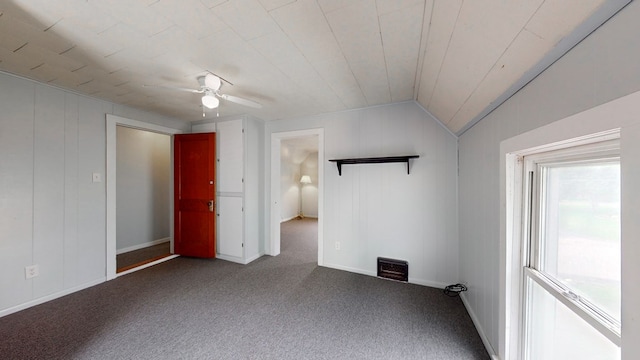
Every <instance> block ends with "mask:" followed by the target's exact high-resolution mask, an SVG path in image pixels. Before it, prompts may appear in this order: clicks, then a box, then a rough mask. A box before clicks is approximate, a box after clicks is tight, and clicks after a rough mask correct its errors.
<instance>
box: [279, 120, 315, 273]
mask: <svg viewBox="0 0 640 360" xmlns="http://www.w3.org/2000/svg"><path fill="white" fill-rule="evenodd" d="M283 151H284V152H289V155H290V156H289V158H291V159H292V158H294V157H295V158H296V159H295V160H296V161H293V160H292V161H288V160H283V156H282V153H283ZM294 153H295V154H294ZM310 156H311V158H309V157H310ZM285 157H286V156H285ZM307 158H309V161H307V162H306V165H308V166H305V165H301V164H303V163H304V162H305V160H306V159H307ZM296 162H297V163H298V164H297V165H296V164H295V163H296ZM323 165H324V129H309V130H301V131H289V132H281V133H273V134H271V205H270V210H271V211H270V212H271V217H270V228H271V231H270V244H269V247H268V249H267V250H268V254H270V255H272V256H275V255H278V254H280V245H281V241H280V240H281V238H280V236H281V232H280V223H281V222H282V221H283V220H290V219H294V218H302V217H303V216H305V213H306V214H307V215H309V216H314V215H315V216H316V217H317V229H318V230H317V233H318V240H317V241H318V257H317V258H318V265H319V266H322V264H323V261H322V259H323V255H322V254H323V250H322V249H323V247H322V244H323V241H322V239H323V236H322V233H323V230H322V229H323V225H322V224H323V188H324V166H323ZM314 166H315V171H316V172H317V173H315V174H313V173H312V172H311V169H313V167H314ZM283 168H284V173H285V174H288V175H287V176H283ZM287 168H289V169H287ZM305 171H307V172H309V173H308V174H302V172H305ZM303 175H307V176H308V177H309V179H308V180H307V179H305V180H303V179H302V177H303ZM300 180H303V182H302V183H301V182H300ZM307 181H311V182H310V183H308V182H307ZM288 192H291V193H290V194H289V193H288ZM296 193H297V194H296ZM305 200H306V201H307V202H305ZM314 209H315V210H316V211H315V213H314Z"/></svg>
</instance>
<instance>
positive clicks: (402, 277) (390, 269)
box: [378, 257, 409, 281]
mask: <svg viewBox="0 0 640 360" xmlns="http://www.w3.org/2000/svg"><path fill="white" fill-rule="evenodd" d="M378 276H379V277H382V278H385V279H392V280H398V281H409V263H407V262H406V261H403V260H395V259H387V258H381V257H379V258H378Z"/></svg>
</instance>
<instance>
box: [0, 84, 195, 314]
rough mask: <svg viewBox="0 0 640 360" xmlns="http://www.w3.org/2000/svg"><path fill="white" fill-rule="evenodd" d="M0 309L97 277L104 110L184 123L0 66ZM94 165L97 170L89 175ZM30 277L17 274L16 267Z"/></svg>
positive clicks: (101, 255) (100, 273)
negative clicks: (35, 269)
mask: <svg viewBox="0 0 640 360" xmlns="http://www.w3.org/2000/svg"><path fill="white" fill-rule="evenodd" d="M0 109H2V111H1V112H0V154H2V161H1V162H0V228H1V229H2V231H0V289H2V290H1V292H0V315H4V314H7V313H10V312H13V311H17V310H19V309H20V308H22V307H25V306H29V305H30V304H35V303H38V301H42V300H43V299H48V298H51V297H56V296H60V295H62V294H65V293H68V292H72V291H74V290H77V289H81V288H83V287H86V286H90V285H93V284H96V283H99V282H101V281H104V279H105V260H106V235H105V231H106V230H105V229H106V224H105V221H106V220H105V217H106V214H105V211H106V210H105V207H106V203H105V201H106V187H105V182H104V180H105V179H104V174H105V166H106V160H105V159H106V153H105V152H106V148H105V146H106V145H105V141H106V130H105V114H107V113H109V114H114V115H119V116H128V117H134V118H136V119H138V120H140V121H146V122H152V123H156V124H158V125H163V126H167V127H172V128H176V129H185V130H188V124H187V123H184V122H181V121H178V120H176V119H170V118H167V117H162V116H158V115H154V114H150V113H145V112H142V111H139V110H135V109H131V108H128V107H126V106H121V105H115V104H113V103H110V102H106V101H101V100H96V99H93V98H89V97H85V96H81V95H77V94H73V93H70V92H67V91H64V90H61V89H58V88H54V87H51V86H48V85H44V84H40V83H37V82H34V81H30V80H26V79H23V78H20V77H16V76H12V75H9V74H5V73H0ZM93 173H97V174H99V175H100V177H101V179H100V180H101V181H100V182H93V181H92V178H93V176H92V175H93ZM29 265H38V266H39V272H40V274H39V276H37V277H35V278H32V279H25V266H29Z"/></svg>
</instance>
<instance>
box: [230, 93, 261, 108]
mask: <svg viewBox="0 0 640 360" xmlns="http://www.w3.org/2000/svg"><path fill="white" fill-rule="evenodd" d="M220 97H221V98H223V99H224V100H228V101H231V102H234V103H236V104H240V105H244V106H248V107H252V108H256V109H261V108H262V104H259V103H257V102H255V101H251V100H247V99H243V98H241V97H237V96H233V95H227V94H222V95H220Z"/></svg>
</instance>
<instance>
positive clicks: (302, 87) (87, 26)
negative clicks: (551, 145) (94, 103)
mask: <svg viewBox="0 0 640 360" xmlns="http://www.w3.org/2000/svg"><path fill="white" fill-rule="evenodd" d="M627 2H628V0H297V1H296V0H181V1H172V0H138V1H134V0H95V1H93V0H15V1H1V2H0V69H2V70H4V71H6V72H10V73H13V74H17V75H20V76H24V77H27V78H31V79H34V80H37V81H41V82H44V83H49V84H53V85H56V86H58V87H62V88H65V89H70V90H72V91H75V92H78V93H82V94H87V95H90V96H93V97H97V98H102V99H106V100H109V101H113V102H115V103H121V104H126V105H130V106H133V107H138V108H142V109H145V110H149V111H153V112H158V113H162V114H166V115H169V116H174V117H177V118H180V119H184V120H185V121H194V120H201V119H202V118H203V109H202V107H201V102H200V96H201V95H198V94H192V93H188V92H182V91H177V90H171V89H167V88H163V87H180V88H193V89H197V88H198V83H197V80H196V79H197V77H198V76H201V75H204V74H206V73H207V72H213V73H215V74H217V75H219V76H221V77H222V78H224V79H226V80H228V81H229V82H230V83H232V84H233V85H230V84H228V83H225V84H224V85H223V88H222V92H224V93H227V94H230V95H235V96H239V97H244V98H247V99H250V100H253V101H256V102H259V103H261V104H262V105H263V107H262V108H261V109H252V108H247V107H243V106H241V105H238V104H234V103H230V102H228V101H222V103H221V105H220V107H219V108H218V109H216V110H207V111H206V112H205V115H206V117H207V118H210V117H215V116H218V115H219V116H226V115H236V114H244V113H248V114H251V115H254V116H256V117H258V118H260V119H263V120H266V121H270V120H276V119H284V118H293V117H298V116H308V115H314V114H319V113H326V112H332V111H338V110H345V109H354V108H362V107H366V106H371V105H379V104H387V103H394V102H402V101H410V100H415V101H417V102H418V103H419V104H420V105H422V106H423V107H424V108H425V109H426V110H428V111H429V112H430V113H432V114H433V115H434V116H435V117H436V118H437V119H438V120H439V121H441V122H442V123H443V124H445V125H446V126H447V127H448V128H449V129H450V130H451V131H452V132H454V133H460V132H462V131H464V130H465V129H466V128H468V127H469V126H470V125H471V124H473V122H475V121H477V120H478V119H479V118H480V117H481V116H482V115H483V114H486V113H487V112H488V111H490V110H491V108H492V106H496V105H497V104H498V103H499V102H500V101H502V100H504V99H505V98H506V97H508V96H509V95H510V94H511V93H513V92H514V91H515V90H517V88H518V87H519V86H521V85H524V83H525V82H526V81H527V79H529V78H532V77H533V76H535V75H536V74H537V73H538V72H539V71H541V70H542V69H543V68H544V66H545V63H551V62H552V61H553V60H555V58H557V56H560V55H561V54H562V51H560V52H559V51H557V48H558V46H559V45H562V44H564V45H563V46H565V47H567V46H568V45H567V43H566V41H565V42H563V41H564V40H565V39H567V38H570V37H574V38H575V33H576V31H575V30H576V29H580V27H581V26H582V27H583V29H582V30H581V31H582V32H583V33H584V34H583V35H582V36H585V35H586V34H587V33H588V31H590V30H593V28H595V27H597V26H598V25H599V24H600V23H601V22H602V21H604V20H606V19H607V18H608V17H610V16H611V15H612V14H614V13H615V12H616V11H617V10H619V9H620V8H621V7H622V6H623V5H624V4H625V3H627ZM594 19H595V20H594ZM584 24H587V25H588V26H586V27H585V26H584ZM585 29H586V30H585ZM577 40H579V39H577ZM577 40H575V41H577ZM564 51H566V49H565V50H564ZM549 54H551V55H552V57H551V58H550V56H549ZM554 54H557V55H554ZM553 56H555V58H553ZM547 65H548V64H547ZM519 83H522V84H521V85H518V84H519ZM143 85H153V86H143Z"/></svg>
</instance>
